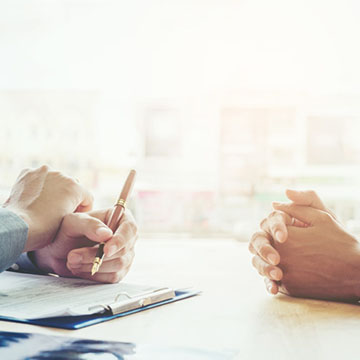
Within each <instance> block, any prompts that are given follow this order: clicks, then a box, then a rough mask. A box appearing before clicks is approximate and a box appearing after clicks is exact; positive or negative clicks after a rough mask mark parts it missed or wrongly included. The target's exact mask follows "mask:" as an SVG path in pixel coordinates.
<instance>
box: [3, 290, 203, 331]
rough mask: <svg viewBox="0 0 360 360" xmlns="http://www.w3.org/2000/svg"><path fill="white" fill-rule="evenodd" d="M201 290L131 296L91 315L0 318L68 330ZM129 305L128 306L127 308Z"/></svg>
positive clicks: (166, 302) (160, 304) (167, 302)
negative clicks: (169, 294)
mask: <svg viewBox="0 0 360 360" xmlns="http://www.w3.org/2000/svg"><path fill="white" fill-rule="evenodd" d="M162 290H164V289H162ZM199 294H200V292H199V291H194V290H189V291H187V290H175V291H174V292H173V295H174V296H173V297H169V296H168V292H166V291H160V290H159V293H158V294H155V295H154V296H148V295H146V296H145V297H141V298H140V297H136V298H131V299H129V301H128V302H127V303H126V305H125V304H124V302H122V307H116V302H114V303H113V304H108V305H99V306H102V307H103V308H104V312H102V313H96V314H91V315H79V316H59V317H48V318H41V319H30V320H28V319H17V318H12V317H11V318H10V317H5V316H0V320H5V321H11V322H17V323H24V324H31V325H38V326H47V327H53V328H59V329H66V330H77V329H82V328H85V327H88V326H91V325H95V324H99V323H102V322H105V321H109V320H113V319H117V318H121V317H124V316H128V315H131V314H135V313H138V312H140V311H145V310H149V309H152V308H155V307H158V306H162V305H166V304H170V303H173V302H176V301H179V300H183V299H187V298H190V297H193V296H196V295H199ZM126 307H127V308H126Z"/></svg>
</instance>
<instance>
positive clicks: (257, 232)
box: [250, 231, 267, 244]
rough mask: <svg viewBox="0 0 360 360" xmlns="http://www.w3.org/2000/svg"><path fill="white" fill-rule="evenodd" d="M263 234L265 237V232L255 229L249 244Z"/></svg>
mask: <svg viewBox="0 0 360 360" xmlns="http://www.w3.org/2000/svg"><path fill="white" fill-rule="evenodd" d="M264 236H265V237H267V234H266V233H265V232H264V231H256V232H255V233H254V234H253V235H252V237H251V240H250V244H251V243H253V242H255V240H256V239H257V238H259V237H264Z"/></svg>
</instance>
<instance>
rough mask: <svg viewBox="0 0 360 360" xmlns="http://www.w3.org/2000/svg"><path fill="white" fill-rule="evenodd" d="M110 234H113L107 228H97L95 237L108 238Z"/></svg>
mask: <svg viewBox="0 0 360 360" xmlns="http://www.w3.org/2000/svg"><path fill="white" fill-rule="evenodd" d="M112 234H113V233H112V231H111V230H110V229H109V228H107V227H104V226H102V227H99V228H97V229H96V235H98V236H101V237H102V236H104V237H105V236H108V237H110V236H111V235H112Z"/></svg>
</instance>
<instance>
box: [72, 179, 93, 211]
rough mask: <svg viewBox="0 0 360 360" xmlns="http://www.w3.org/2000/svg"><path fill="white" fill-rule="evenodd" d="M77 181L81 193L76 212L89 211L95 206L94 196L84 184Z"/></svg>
mask: <svg viewBox="0 0 360 360" xmlns="http://www.w3.org/2000/svg"><path fill="white" fill-rule="evenodd" d="M76 183H77V184H78V188H79V193H80V199H79V204H78V206H77V209H76V212H88V211H90V210H91V209H92V207H93V204H94V196H93V195H92V194H91V192H90V191H89V190H87V189H86V188H85V187H84V186H82V185H80V184H79V183H78V182H77V181H76Z"/></svg>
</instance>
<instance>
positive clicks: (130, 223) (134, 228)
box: [123, 219, 138, 235]
mask: <svg viewBox="0 0 360 360" xmlns="http://www.w3.org/2000/svg"><path fill="white" fill-rule="evenodd" d="M123 226H124V227H126V228H127V231H129V232H130V233H132V234H134V235H135V234H137V231H138V227H137V225H136V223H135V222H134V221H131V220H129V219H126V220H125V221H124V222H123Z"/></svg>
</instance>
